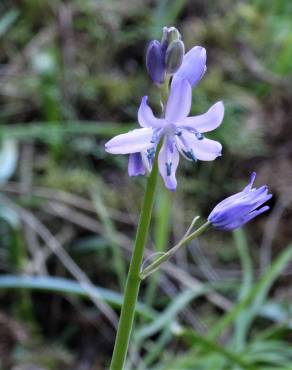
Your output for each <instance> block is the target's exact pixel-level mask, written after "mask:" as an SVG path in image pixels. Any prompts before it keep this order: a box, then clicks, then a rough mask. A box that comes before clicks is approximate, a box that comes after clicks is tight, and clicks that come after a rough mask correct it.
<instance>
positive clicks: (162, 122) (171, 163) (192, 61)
mask: <svg viewBox="0 0 292 370" xmlns="http://www.w3.org/2000/svg"><path fill="white" fill-rule="evenodd" d="M206 59H207V57H206V50H205V49H204V48H203V47H201V46H194V47H193V48H192V49H190V50H189V51H188V52H187V53H186V54H185V48H184V44H183V42H182V40H181V35H180V33H179V32H178V31H177V29H176V28H174V27H170V28H167V27H164V29H163V36H162V39H161V42H159V41H157V40H153V41H151V42H150V44H149V46H148V49H147V53H146V67H147V70H148V73H149V75H150V77H151V79H152V80H153V82H154V83H155V84H156V85H157V86H158V87H161V85H162V84H163V83H164V84H165V83H167V84H168V81H169V79H170V78H171V83H170V84H169V86H168V88H169V90H170V91H169V96H168V99H167V102H166V103H165V104H164V107H163V115H162V117H156V116H155V115H154V113H153V111H152V109H151V107H150V106H149V105H148V97H147V96H144V97H143V98H142V100H141V103H140V107H139V109H138V122H139V124H140V128H138V129H134V130H132V131H130V132H128V133H125V134H122V135H118V136H116V137H114V138H113V139H111V140H110V141H108V142H107V143H106V144H105V149H106V151H107V152H109V153H112V154H129V164H128V173H129V175H130V176H138V175H144V174H146V173H149V172H151V170H152V165H153V163H154V159H155V156H156V154H157V153H156V152H157V149H158V148H160V151H159V153H158V168H159V172H160V175H161V176H162V178H163V180H164V184H165V186H166V187H167V188H168V189H169V190H175V189H176V187H177V180H176V170H177V167H178V163H179V158H180V154H181V155H182V156H183V157H184V158H186V159H187V160H190V161H194V162H196V161H198V160H201V161H213V160H214V159H216V158H217V157H219V156H221V150H222V146H221V144H220V143H219V142H217V141H214V140H210V139H208V138H206V137H205V133H206V132H209V131H212V130H214V129H216V128H217V127H219V126H220V124H221V123H222V121H223V117H224V105H223V103H222V102H221V101H219V102H217V103H215V104H214V105H213V106H211V108H210V109H209V110H208V111H207V112H205V113H203V114H201V115H198V116H189V114H190V110H191V105H192V88H194V87H195V86H197V84H198V83H199V82H200V80H201V79H202V77H203V76H204V74H205V72H206ZM167 76H168V79H167V78H166V77H167ZM159 143H161V146H160V145H159ZM255 176H256V175H255V173H253V174H252V177H251V181H250V184H249V185H248V186H247V187H246V188H245V189H244V190H243V191H242V192H240V193H238V194H235V195H233V196H231V197H229V198H227V199H225V200H223V201H222V202H221V203H219V204H218V205H217V206H216V207H215V208H214V209H213V211H212V212H211V213H210V215H209V217H208V221H209V223H211V224H212V225H213V226H214V227H215V228H218V229H222V230H232V229H236V228H238V227H240V226H242V225H244V224H245V223H247V222H248V221H250V220H251V219H253V218H254V217H256V216H257V215H259V214H261V213H263V212H265V211H267V210H268V209H269V207H268V206H264V207H262V208H258V207H260V206H261V205H262V204H263V203H265V202H266V201H267V200H269V199H270V198H271V197H272V195H271V194H268V189H267V186H262V187H260V188H259V189H252V185H253V182H254V180H255Z"/></svg>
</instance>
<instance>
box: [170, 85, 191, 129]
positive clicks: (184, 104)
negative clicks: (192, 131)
mask: <svg viewBox="0 0 292 370" xmlns="http://www.w3.org/2000/svg"><path fill="white" fill-rule="evenodd" d="M191 105H192V88H191V85H190V84H189V83H188V81H187V80H178V81H177V82H176V83H172V84H171V89H170V94H169V97H168V101H167V104H166V112H165V118H166V120H167V121H168V122H170V123H173V124H175V123H178V122H179V121H182V120H184V119H185V118H186V117H187V116H188V114H189V113H190V110H191Z"/></svg>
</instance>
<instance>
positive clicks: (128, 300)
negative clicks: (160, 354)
mask: <svg viewBox="0 0 292 370" xmlns="http://www.w3.org/2000/svg"><path fill="white" fill-rule="evenodd" d="M157 173H158V166H157V158H155V161H154V165H153V168H152V171H151V174H150V176H149V177H148V180H147V187H146V192H145V195H144V200H143V205H142V209H141V214H140V220H139V225H138V230H137V234H136V240H135V244H134V250H133V255H132V259H131V263H130V268H129V272H128V276H127V281H126V287H125V293H124V302H123V305H122V310H121V316H120V321H119V326H118V331H117V336H116V341H115V346H114V352H113V356H112V361H111V365H110V370H122V369H123V366H124V362H125V359H126V355H127V350H128V346H129V340H130V335H131V331H132V326H133V322H134V316H135V306H136V302H137V298H138V294H139V288H140V284H141V279H140V270H141V264H142V260H143V254H144V248H145V244H146V242H147V237H148V234H149V226H150V221H151V214H152V209H153V203H154V194H155V188H156V182H157Z"/></svg>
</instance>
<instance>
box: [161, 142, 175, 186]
mask: <svg viewBox="0 0 292 370" xmlns="http://www.w3.org/2000/svg"><path fill="white" fill-rule="evenodd" d="M178 162H179V153H178V151H177V149H176V146H175V144H174V141H173V140H171V139H170V138H169V137H165V139H164V142H163V144H162V148H161V150H160V152H159V156H158V167H159V172H160V175H161V176H162V178H163V180H164V184H165V186H166V187H167V188H168V189H169V190H172V191H173V190H175V189H176V186H177V181H176V178H175V172H176V169H177V166H178Z"/></svg>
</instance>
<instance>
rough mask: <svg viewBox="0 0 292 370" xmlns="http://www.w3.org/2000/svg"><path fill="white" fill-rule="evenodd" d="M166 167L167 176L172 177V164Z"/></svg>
mask: <svg viewBox="0 0 292 370" xmlns="http://www.w3.org/2000/svg"><path fill="white" fill-rule="evenodd" d="M165 165H166V175H167V176H170V175H171V167H172V162H170V163H165Z"/></svg>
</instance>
